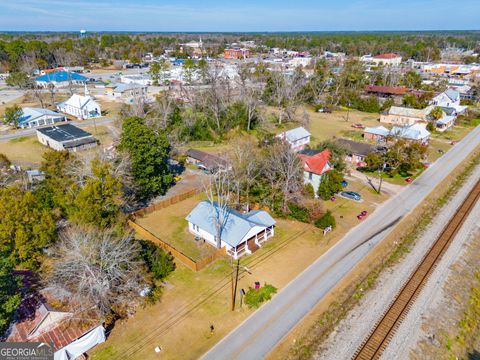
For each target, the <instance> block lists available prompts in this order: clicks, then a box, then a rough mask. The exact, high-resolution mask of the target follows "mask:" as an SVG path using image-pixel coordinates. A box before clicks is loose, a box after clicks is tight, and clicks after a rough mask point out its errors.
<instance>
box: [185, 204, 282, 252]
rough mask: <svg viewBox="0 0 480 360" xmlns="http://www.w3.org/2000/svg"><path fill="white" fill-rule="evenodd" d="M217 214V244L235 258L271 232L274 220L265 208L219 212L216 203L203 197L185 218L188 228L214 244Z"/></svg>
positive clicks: (215, 241)
mask: <svg viewBox="0 0 480 360" xmlns="http://www.w3.org/2000/svg"><path fill="white" fill-rule="evenodd" d="M217 213H220V214H223V215H221V216H220V218H221V219H222V220H221V223H222V226H221V229H222V230H221V234H220V243H221V246H220V247H221V248H223V247H225V248H226V251H227V254H228V255H230V256H232V257H233V258H235V259H237V258H238V257H240V256H242V255H245V254H251V253H252V252H254V251H255V250H257V249H258V248H259V247H261V246H262V244H263V243H264V242H265V241H267V239H269V238H271V237H272V236H273V235H274V227H275V223H276V222H275V220H274V219H273V218H272V217H271V216H270V215H269V214H268V213H267V212H266V211H263V210H254V211H250V212H248V213H245V214H242V213H239V212H238V211H235V210H233V209H230V208H227V209H226V210H225V211H222V210H220V209H219V208H218V205H217V203H215V202H214V203H213V204H212V203H211V202H210V201H206V200H205V201H201V202H200V203H198V204H197V206H195V208H194V209H193V210H192V211H191V212H190V214H188V216H187V217H186V220H187V221H188V230H189V231H190V233H192V234H194V235H195V236H197V237H199V238H201V239H203V240H205V241H206V242H207V243H209V244H210V245H212V246H215V247H216V246H217V227H216V219H217V218H218V217H217Z"/></svg>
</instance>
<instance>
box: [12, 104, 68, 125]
mask: <svg viewBox="0 0 480 360" xmlns="http://www.w3.org/2000/svg"><path fill="white" fill-rule="evenodd" d="M22 111H23V113H22V116H21V117H20V120H19V122H20V123H21V124H22V123H26V122H29V121H33V120H35V119H37V118H39V117H42V116H45V115H47V116H56V117H57V116H58V117H63V118H64V117H65V116H64V115H62V114H59V113H57V112H55V111H52V110H48V109H42V108H31V107H25V108H23V109H22Z"/></svg>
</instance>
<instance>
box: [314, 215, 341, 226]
mask: <svg viewBox="0 0 480 360" xmlns="http://www.w3.org/2000/svg"><path fill="white" fill-rule="evenodd" d="M315 226H316V227H318V228H320V229H325V228H327V227H329V226H331V227H332V229H335V227H336V226H337V222H336V221H335V217H334V216H333V215H332V212H331V211H330V210H328V211H327V212H326V213H325V215H323V216H322V217H321V218H320V219H318V220H317V221H315Z"/></svg>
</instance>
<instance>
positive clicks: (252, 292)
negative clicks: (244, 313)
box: [245, 284, 277, 308]
mask: <svg viewBox="0 0 480 360" xmlns="http://www.w3.org/2000/svg"><path fill="white" fill-rule="evenodd" d="M276 292H277V288H276V287H274V286H272V285H268V284H265V285H264V286H263V287H261V288H259V289H254V288H249V289H248V291H247V293H246V294H245V304H247V305H248V307H249V308H258V307H259V306H260V304H261V303H263V302H265V301H268V300H270V299H271V298H272V295H273V294H275V293H276Z"/></svg>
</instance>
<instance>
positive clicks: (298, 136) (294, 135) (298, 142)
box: [276, 126, 311, 152]
mask: <svg viewBox="0 0 480 360" xmlns="http://www.w3.org/2000/svg"><path fill="white" fill-rule="evenodd" d="M276 137H277V138H279V139H282V140H285V141H286V142H287V143H288V144H290V147H291V148H292V150H293V151H296V152H298V151H301V150H303V149H305V147H306V146H307V145H308V144H310V137H311V134H310V133H309V132H308V131H307V130H306V129H305V128H304V127H302V126H300V127H298V128H295V129H291V130H288V131H284V132H282V133H280V134H278V135H277V136H276Z"/></svg>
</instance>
